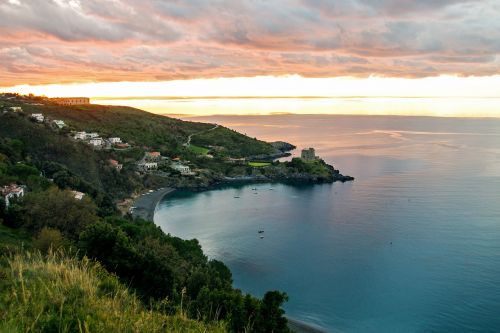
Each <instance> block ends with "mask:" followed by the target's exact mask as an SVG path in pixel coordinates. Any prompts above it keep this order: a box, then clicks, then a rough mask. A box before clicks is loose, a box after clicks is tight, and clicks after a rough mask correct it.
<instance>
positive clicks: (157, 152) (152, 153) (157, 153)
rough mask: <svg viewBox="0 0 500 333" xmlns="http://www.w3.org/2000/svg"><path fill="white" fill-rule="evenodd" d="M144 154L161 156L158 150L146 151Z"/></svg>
mask: <svg viewBox="0 0 500 333" xmlns="http://www.w3.org/2000/svg"><path fill="white" fill-rule="evenodd" d="M146 154H148V155H149V156H161V154H160V152H159V151H148V152H147V153H146Z"/></svg>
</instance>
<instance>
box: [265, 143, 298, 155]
mask: <svg viewBox="0 0 500 333" xmlns="http://www.w3.org/2000/svg"><path fill="white" fill-rule="evenodd" d="M271 145H272V146H273V147H274V148H275V149H277V150H279V151H281V152H287V151H290V150H294V149H295V148H297V147H296V146H294V145H292V144H291V143H288V142H285V141H274V142H271Z"/></svg>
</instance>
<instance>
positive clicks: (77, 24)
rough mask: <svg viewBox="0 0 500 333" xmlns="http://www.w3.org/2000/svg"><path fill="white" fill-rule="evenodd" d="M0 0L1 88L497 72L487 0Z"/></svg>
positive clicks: (493, 21)
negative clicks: (246, 77)
mask: <svg viewBox="0 0 500 333" xmlns="http://www.w3.org/2000/svg"><path fill="white" fill-rule="evenodd" d="M18 2H19V3H18V4H16V3H15V2H10V1H6V0H0V86H11V85H16V84H24V83H30V84H42V83H60V82H82V81H84V82H88V81H120V80H128V81H151V80H170V79H189V78H210V77H235V76H255V75H282V74H300V75H303V76H306V77H328V76H345V75H350V76H369V75H373V74H375V75H380V76H398V77H423V76H433V75H439V74H458V75H492V74H498V73H499V72H500V57H499V54H500V21H499V20H498V17H499V16H500V6H499V5H498V4H496V2H495V1H494V0H486V1H473V0H468V1H467V0H446V1H439V2H436V1H431V0H423V1H418V2H416V1H406V0H404V1H396V0H380V1H376V2H374V1H368V0H346V1H325V0H302V1H301V0H295V1H284V0H278V1H272V2H271V1H251V2H250V1H236V0H234V1H213V2H207V1H201V0H186V1H154V0H145V1H134V0H85V1H78V0H66V1H63V0H58V1H56V0H47V1H38V0H19V1H18Z"/></svg>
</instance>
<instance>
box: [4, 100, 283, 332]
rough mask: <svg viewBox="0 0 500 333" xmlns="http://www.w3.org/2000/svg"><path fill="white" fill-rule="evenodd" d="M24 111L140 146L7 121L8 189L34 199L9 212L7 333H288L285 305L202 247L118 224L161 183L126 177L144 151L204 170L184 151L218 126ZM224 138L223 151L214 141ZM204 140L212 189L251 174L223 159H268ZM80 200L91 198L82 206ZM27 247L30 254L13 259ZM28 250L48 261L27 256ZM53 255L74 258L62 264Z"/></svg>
mask: <svg viewBox="0 0 500 333" xmlns="http://www.w3.org/2000/svg"><path fill="white" fill-rule="evenodd" d="M32 100H37V99H32ZM41 101H42V102H44V103H45V102H46V101H45V100H43V99H41ZM23 108H24V109H25V110H26V111H27V113H29V112H30V111H31V112H35V111H36V112H43V113H44V114H46V115H49V116H51V117H54V118H56V119H57V118H59V119H63V120H66V121H67V122H68V123H70V125H71V126H72V127H73V128H74V129H85V130H96V131H99V132H101V133H103V134H109V135H117V136H121V137H122V138H124V139H125V140H127V141H129V142H132V138H135V141H133V142H134V143H135V144H137V145H138V146H136V147H134V148H132V149H128V150H124V151H96V150H93V149H91V148H89V147H88V146H87V145H85V144H83V143H80V142H75V141H74V140H71V139H69V138H68V137H67V133H65V132H64V131H60V130H55V129H54V128H51V127H50V126H49V125H47V124H37V123H34V122H31V121H30V120H29V119H28V118H27V117H26V116H25V115H22V114H17V113H12V112H10V113H9V112H8V113H5V114H0V118H1V119H0V133H1V137H0V186H3V185H6V184H10V183H18V184H24V185H26V189H27V191H28V193H27V194H26V195H25V196H24V197H22V198H19V199H17V200H16V199H14V200H11V202H10V205H9V207H8V209H7V207H5V202H4V201H3V200H0V221H1V222H2V225H1V228H0V240H1V241H2V245H4V246H2V248H3V249H2V252H1V253H0V255H1V257H0V285H1V286H0V287H1V288H0V331H28V330H33V331H40V332H52V331H55V330H57V331H62V332H70V331H71V332H73V331H87V332H89V331H92V332H95V331H97V332H108V331H109V332H115V331H120V332H121V331H126V332H128V331H130V332H140V331H147V332H149V331H152V332H155V331H160V330H161V331H165V330H167V331H171V332H177V331H179V332H180V331H182V332H186V331H195V332H196V331H204V332H219V331H225V330H228V331H231V332H243V331H245V332H264V333H265V332H276V333H279V332H288V331H289V330H288V328H287V326H286V319H285V318H284V317H283V314H284V312H283V310H282V309H281V306H282V304H283V302H285V301H286V300H287V296H286V294H284V293H281V292H278V291H270V292H268V293H266V295H265V296H264V298H263V299H258V298H255V297H252V296H250V295H245V294H243V293H242V292H241V291H240V290H238V289H235V288H233V287H232V276H231V272H230V271H229V269H228V268H227V267H226V266H225V265H224V264H223V263H222V262H220V261H216V260H208V258H207V257H206V256H205V255H204V254H203V252H202V250H201V247H200V245H199V244H198V241H197V240H182V239H180V238H177V237H173V236H171V235H166V234H164V233H163V232H162V231H161V230H160V229H159V228H158V227H157V226H155V225H154V224H153V223H152V222H147V221H143V220H139V219H136V220H134V219H132V218H131V217H130V216H125V217H122V216H118V214H117V211H116V208H115V205H114V202H113V200H116V199H117V198H120V197H121V196H125V195H129V194H130V193H131V192H132V191H133V190H136V189H138V188H141V186H148V185H150V184H154V183H155V182H156V179H155V178H154V177H155V176H154V175H147V176H145V177H142V178H141V177H139V176H137V175H136V173H135V172H134V169H133V168H131V165H132V162H130V164H128V165H127V161H129V160H132V161H134V159H135V158H137V157H139V156H142V153H143V150H142V149H143V148H142V145H148V146H149V147H153V148H155V149H160V150H166V151H167V152H168V153H169V154H172V155H173V154H176V153H177V152H180V153H182V154H183V155H182V156H183V158H189V159H194V160H196V155H197V153H196V152H193V151H191V150H189V149H186V148H185V147H182V146H181V145H180V142H182V141H180V140H184V139H185V136H187V135H188V133H194V132H195V133H200V130H203V129H205V128H208V129H210V128H213V125H209V124H195V123H186V122H181V121H178V120H174V119H169V118H165V119H166V120H162V119H163V118H164V117H159V116H154V115H149V114H146V113H143V112H141V111H138V110H135V109H131V108H120V107H103V106H81V107H76V106H75V107H66V106H65V107H60V106H55V105H52V104H50V103H48V104H47V103H46V104H44V105H31V104H24V105H23ZM79 126H81V127H79ZM92 126H95V127H92ZM149 127H150V128H149ZM150 130H151V132H152V133H153V134H151V133H147V132H148V131H150ZM106 131H107V132H106ZM216 131H219V133H220V135H221V137H222V138H221V139H218V138H217V136H215V137H212V133H214V132H216ZM160 132H161V133H160ZM163 132H165V133H163ZM167 132H168V133H167ZM155 133H156V134H155ZM203 133H205V134H207V135H206V136H207V137H206V138H205V141H203V143H200V144H196V146H199V147H209V146H211V148H210V149H211V151H212V150H213V151H214V158H213V159H208V158H204V160H203V162H197V163H200V164H202V163H203V164H205V163H206V167H207V170H208V171H207V173H212V174H209V176H210V177H214V174H231V173H232V172H234V173H241V172H246V173H248V172H251V170H252V167H250V166H244V165H243V166H241V165H238V164H229V163H225V160H224V156H226V154H235V155H230V156H245V155H246V154H254V153H256V152H258V153H260V152H262V151H267V149H269V147H270V146H269V145H268V144H266V143H263V142H261V141H258V140H255V139H250V138H248V137H245V136H243V135H241V134H238V133H236V132H233V131H230V130H228V129H224V128H217V129H214V130H212V131H207V132H201V133H200V134H199V135H198V134H197V135H196V136H193V139H194V138H197V137H198V136H202V135H203ZM208 133H210V134H208ZM156 135H159V136H160V139H158V137H156ZM136 136H137V137H136ZM157 140H158V141H157ZM232 145H234V146H232ZM109 158H116V159H118V160H119V161H121V162H124V163H125V166H124V168H123V170H122V171H121V172H117V171H116V170H115V169H114V168H112V167H110V166H109V165H108V159H109ZM207 177H208V176H207ZM200 178H202V177H199V178H197V179H196V181H203V179H201V180H200ZM175 179H176V180H179V181H183V180H184V179H187V178H185V177H179V176H175ZM72 190H77V191H81V192H84V193H85V196H84V197H83V199H81V200H79V199H76V198H75V197H74V195H73V193H72V192H71V191H72ZM19 243H23V244H24V243H26V245H23V247H21V248H20V249H18V250H13V248H15V244H19ZM5 248H7V249H8V251H7V250H5ZM27 248H35V249H36V250H38V251H40V253H39V254H37V253H35V254H29V253H25V250H26V249H27ZM54 249H64V251H65V252H61V253H60V254H57V255H55V254H54V252H53V250H54ZM12 251H14V252H12ZM8 253H14V254H8ZM64 253H66V254H64ZM70 254H73V255H70ZM124 285H126V286H127V288H125V287H124ZM193 320H196V321H193Z"/></svg>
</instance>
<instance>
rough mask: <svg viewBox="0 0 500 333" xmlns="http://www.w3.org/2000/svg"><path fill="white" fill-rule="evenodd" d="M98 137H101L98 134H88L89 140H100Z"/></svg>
mask: <svg viewBox="0 0 500 333" xmlns="http://www.w3.org/2000/svg"><path fill="white" fill-rule="evenodd" d="M98 137H99V133H96V132H92V133H87V139H94V138H98Z"/></svg>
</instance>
